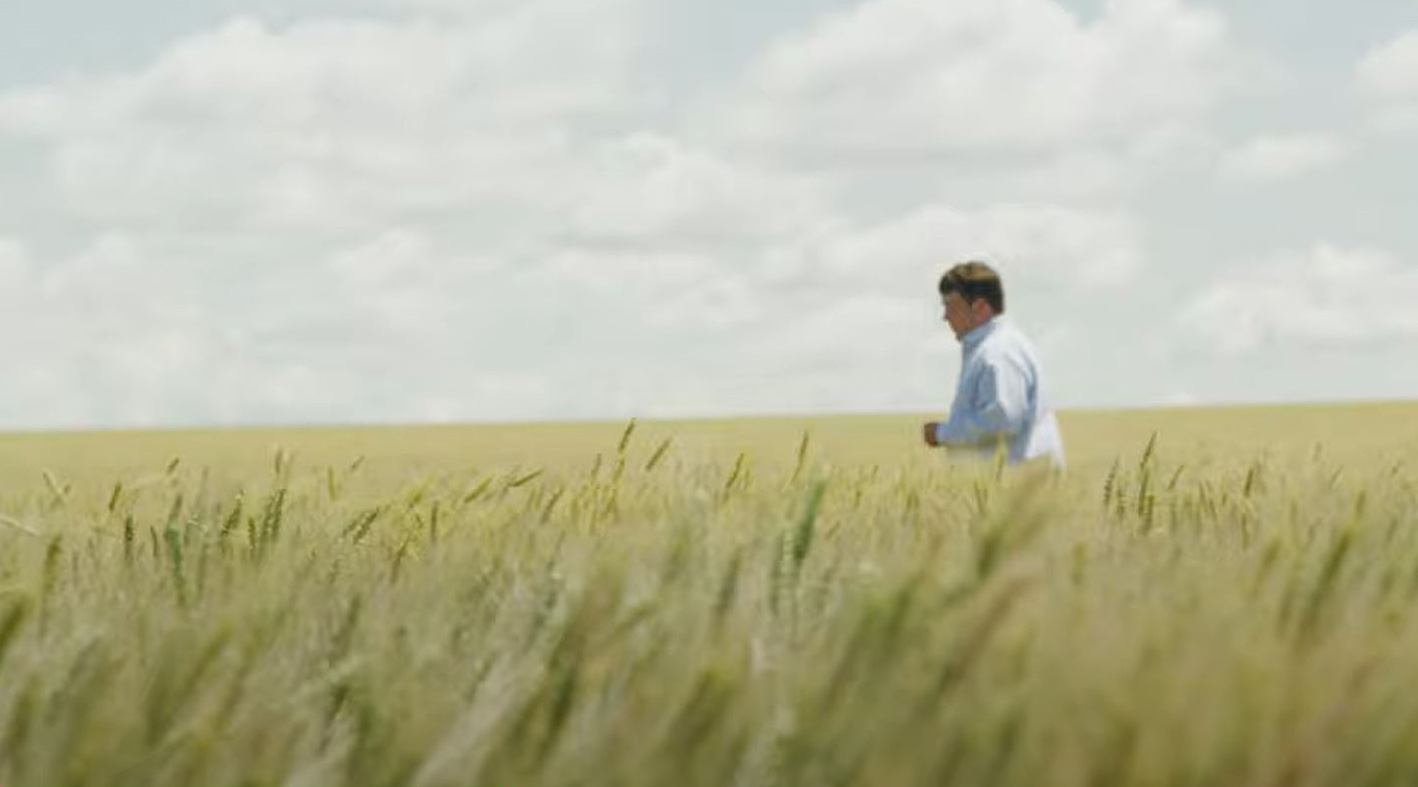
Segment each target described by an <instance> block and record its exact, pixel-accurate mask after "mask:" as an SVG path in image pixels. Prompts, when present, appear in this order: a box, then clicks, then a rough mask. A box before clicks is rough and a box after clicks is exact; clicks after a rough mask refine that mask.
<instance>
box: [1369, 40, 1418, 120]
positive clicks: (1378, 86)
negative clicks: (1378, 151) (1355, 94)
mask: <svg viewBox="0 0 1418 787" xmlns="http://www.w3.org/2000/svg"><path fill="white" fill-rule="evenodd" d="M1357 82H1358V85H1359V91H1360V93H1361V94H1363V95H1364V97H1365V98H1367V99H1368V100H1369V102H1370V103H1371V104H1372V105H1373V110H1372V118H1371V123H1372V125H1373V126H1374V127H1376V128H1378V129H1379V130H1380V131H1386V132H1390V133H1408V132H1412V131H1414V130H1418V30H1411V31H1408V32H1407V33H1404V34H1402V35H1399V36H1398V37H1396V38H1393V39H1390V40H1389V41H1387V42H1385V43H1383V44H1380V45H1378V46H1376V47H1374V49H1373V50H1371V51H1370V52H1369V53H1368V54H1367V55H1365V56H1364V58H1363V59H1362V60H1360V61H1359V66H1358V69H1357Z"/></svg>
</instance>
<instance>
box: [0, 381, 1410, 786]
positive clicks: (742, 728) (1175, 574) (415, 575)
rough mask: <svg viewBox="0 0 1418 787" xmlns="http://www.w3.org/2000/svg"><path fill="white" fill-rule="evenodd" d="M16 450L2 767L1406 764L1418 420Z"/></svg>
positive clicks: (1340, 418) (680, 431) (1134, 780)
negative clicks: (1058, 456) (989, 444)
mask: <svg viewBox="0 0 1418 787" xmlns="http://www.w3.org/2000/svg"><path fill="white" fill-rule="evenodd" d="M920 420H924V418H921V419H914V418H905V417H899V416H897V417H880V418H819V419H807V418H796V419H794V418H783V419H777V420H762V421H735V422H697V423H642V424H634V425H631V426H630V427H629V428H628V426H627V424H625V423H619V424H595V425H528V426H503V427H481V428H479V427H439V428H435V427H429V428H408V429H380V430H335V429H328V430H301V431H278V430H264V431H262V430H250V431H230V432H217V431H213V432H165V433H163V432H151V433H112V434H64V435H38V434H35V435H8V436H3V437H0V515H2V516H0V787H55V786H57V785H75V786H77V785H111V786H112V787H135V786H137V785H143V786H144V787H157V786H160V785H203V786H204V787H224V786H227V785H230V786H231V787H244V786H247V785H251V786H255V785H293V786H294V785H310V786H311V787H316V786H323V785H332V786H334V785H380V786H385V785H387V786H389V787H393V786H394V785H420V786H429V787H432V786H434V785H487V786H489V787H497V786H500V785H519V786H521V785H587V786H590V785H647V786H648V785H657V786H658V785H706V786H707V785H714V786H715V787H721V786H726V785H745V786H757V785H765V786H766V785H863V786H867V785H870V786H871V787H890V786H892V785H939V784H998V785H1123V784H1140V785H1154V784H1155V785H1163V784H1165V785H1230V784H1236V785H1267V786H1268V785H1276V786H1277V787H1279V786H1281V785H1346V786H1347V785H1387V784H1408V783H1412V779H1413V775H1414V774H1418V691H1416V690H1415V689H1418V614H1415V610H1418V407H1415V406H1409V405H1371V406H1353V407H1332V408H1318V407H1317V408H1275V409H1259V408H1255V409H1234V410H1214V411H1207V410H1192V411H1168V412H1147V411H1137V412H1125V413H1101V412H1100V413H1073V414H1069V415H1068V416H1067V417H1066V418H1065V419H1064V424H1063V425H1064V430H1065V437H1066V440H1067V441H1068V448H1069V450H1070V459H1071V464H1070V468H1069V471H1068V472H1067V473H1066V474H1064V475H1062V476H1056V475H1051V474H1043V473H1035V472H1028V471H1011V470H1007V469H1004V468H1001V467H999V466H995V465H981V464H962V463H952V462H951V461H950V460H949V459H948V458H947V456H946V455H945V454H943V453H938V452H931V451H928V450H927V449H925V448H924V447H923V446H920V445H918V442H917V441H918V439H919V438H918V432H919V428H918V426H917V424H918V423H919V421H920Z"/></svg>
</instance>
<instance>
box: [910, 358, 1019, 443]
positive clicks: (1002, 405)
mask: <svg viewBox="0 0 1418 787" xmlns="http://www.w3.org/2000/svg"><path fill="white" fill-rule="evenodd" d="M956 404H957V406H956V407H955V408H953V409H952V411H951V414H950V420H949V421H946V422H944V423H935V422H932V423H928V424H926V425H925V440H926V444H928V445H931V446H942V445H943V446H948V447H950V448H986V447H990V446H993V445H996V444H998V443H999V442H1000V441H1001V440H1008V439H1009V438H1011V437H1013V436H1014V435H1016V434H1019V432H1020V431H1022V430H1023V429H1024V425H1025V423H1026V420H1027V418H1028V413H1029V389H1028V381H1027V380H1026V379H1025V377H1024V374H1023V373H1022V372H1020V371H1019V370H1018V369H1015V368H1013V367H1010V366H1005V367H1001V366H999V365H996V364H991V365H989V366H986V367H985V370H984V372H983V373H981V375H980V380H979V382H978V383H977V384H976V387H975V390H974V392H973V396H972V398H971V401H970V402H969V404H968V405H967V406H964V407H961V406H959V405H960V404H961V403H959V402H957V403H956Z"/></svg>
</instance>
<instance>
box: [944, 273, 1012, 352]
mask: <svg viewBox="0 0 1418 787" xmlns="http://www.w3.org/2000/svg"><path fill="white" fill-rule="evenodd" d="M940 301H941V304H942V305H943V306H944V307H945V321H946V322H947V323H949V324H950V330H952V331H954V332H955V338H956V339H963V338H965V334H967V333H969V332H971V331H973V330H975V329H976V328H978V327H980V326H981V325H984V324H985V323H987V322H989V321H990V320H992V319H994V318H995V317H996V316H998V315H1001V314H1004V285H1002V284H1001V283H1000V278H999V274H998V273H995V271H994V269H993V268H991V267H990V266H988V265H986V264H985V263H983V262H962V263H960V264H959V265H956V266H955V267H953V268H951V269H950V270H948V271H946V272H945V275H944V276H942V277H940Z"/></svg>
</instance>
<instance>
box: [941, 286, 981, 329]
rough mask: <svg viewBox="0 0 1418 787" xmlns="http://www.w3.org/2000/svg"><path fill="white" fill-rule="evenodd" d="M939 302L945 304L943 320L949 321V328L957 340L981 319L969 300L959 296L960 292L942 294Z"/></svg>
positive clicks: (974, 327) (977, 324)
mask: <svg viewBox="0 0 1418 787" xmlns="http://www.w3.org/2000/svg"><path fill="white" fill-rule="evenodd" d="M940 302H941V304H942V305H944V306H945V321H946V322H947V323H950V330H951V331H953V332H954V333H955V338H956V339H957V340H959V339H963V338H965V334H967V333H969V332H971V331H973V330H975V329H976V328H977V327H979V326H980V324H981V322H982V321H981V320H980V317H979V314H978V312H977V311H976V309H975V308H974V307H973V306H972V304H970V302H968V301H966V300H965V299H964V298H962V297H960V293H958V292H952V293H950V294H949V295H943V296H941V299H940ZM976 303H979V301H976Z"/></svg>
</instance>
